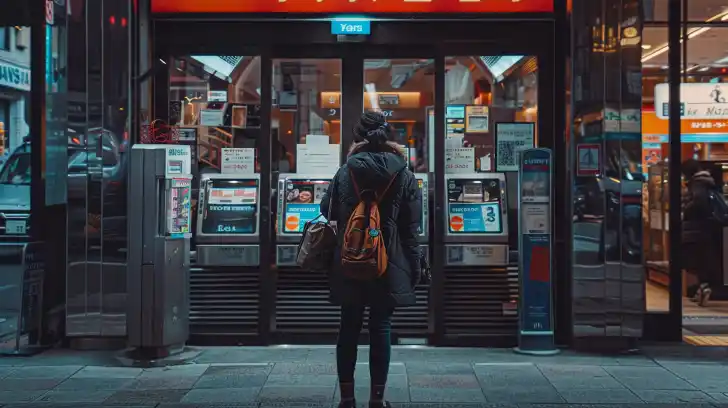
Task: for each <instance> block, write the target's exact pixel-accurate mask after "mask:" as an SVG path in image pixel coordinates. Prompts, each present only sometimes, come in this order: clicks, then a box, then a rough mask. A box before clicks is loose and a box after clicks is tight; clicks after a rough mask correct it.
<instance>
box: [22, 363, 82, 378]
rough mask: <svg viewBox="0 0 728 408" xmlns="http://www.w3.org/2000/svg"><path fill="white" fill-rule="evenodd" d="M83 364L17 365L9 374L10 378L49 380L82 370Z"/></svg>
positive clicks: (65, 376) (66, 376)
mask: <svg viewBox="0 0 728 408" xmlns="http://www.w3.org/2000/svg"><path fill="white" fill-rule="evenodd" d="M82 368H83V367H81V366H37V367H16V368H15V370H14V371H13V372H12V373H11V375H10V376H8V378H9V379H15V380H21V379H33V380H47V379H63V380H65V379H66V378H68V377H70V376H72V375H74V374H75V373H76V372H78V371H79V370H81V369H82Z"/></svg>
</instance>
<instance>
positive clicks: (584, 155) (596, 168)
mask: <svg viewBox="0 0 728 408" xmlns="http://www.w3.org/2000/svg"><path fill="white" fill-rule="evenodd" d="M601 158H602V147H601V145H599V144H596V143H590V144H578V145H576V160H577V162H576V175H577V176H580V177H590V176H598V175H600V174H601V169H602V164H601Z"/></svg>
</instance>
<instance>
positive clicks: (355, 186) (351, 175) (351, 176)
mask: <svg viewBox="0 0 728 408" xmlns="http://www.w3.org/2000/svg"><path fill="white" fill-rule="evenodd" d="M349 178H350V179H351V184H352V185H353V186H354V193H355V194H356V196H357V198H359V199H360V200H361V192H360V191H359V184H357V182H356V177H354V172H353V171H351V169H349Z"/></svg>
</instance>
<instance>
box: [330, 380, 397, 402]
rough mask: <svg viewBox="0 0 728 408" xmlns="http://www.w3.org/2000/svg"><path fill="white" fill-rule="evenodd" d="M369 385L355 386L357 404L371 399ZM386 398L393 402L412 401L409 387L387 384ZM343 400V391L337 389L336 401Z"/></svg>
mask: <svg viewBox="0 0 728 408" xmlns="http://www.w3.org/2000/svg"><path fill="white" fill-rule="evenodd" d="M369 391H370V390H369V387H356V388H354V398H356V400H357V405H362V404H365V403H366V402H367V401H369ZM384 398H385V399H386V400H387V401H389V402H392V403H405V402H410V392H409V388H408V387H390V386H389V385H387V390H386V391H384ZM340 400H341V393H340V392H339V390H338V389H337V390H336V393H334V401H335V402H338V401H340Z"/></svg>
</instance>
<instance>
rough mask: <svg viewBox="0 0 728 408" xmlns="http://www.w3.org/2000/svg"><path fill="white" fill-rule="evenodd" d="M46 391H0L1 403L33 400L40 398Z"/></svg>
mask: <svg viewBox="0 0 728 408" xmlns="http://www.w3.org/2000/svg"><path fill="white" fill-rule="evenodd" d="M0 382H2V381H0ZM46 392H47V391H0V404H8V403H18V402H31V401H34V400H36V399H38V398H40V397H41V396H42V395H43V394H45V393H46Z"/></svg>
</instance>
